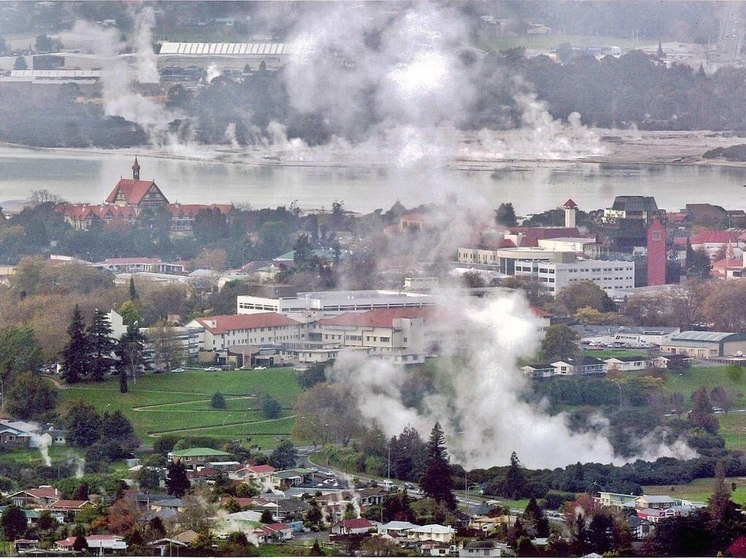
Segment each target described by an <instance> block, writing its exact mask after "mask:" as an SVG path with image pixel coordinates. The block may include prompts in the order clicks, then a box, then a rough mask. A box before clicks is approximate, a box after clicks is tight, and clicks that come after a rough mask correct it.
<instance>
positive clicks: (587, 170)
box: [0, 147, 746, 214]
mask: <svg viewBox="0 0 746 559" xmlns="http://www.w3.org/2000/svg"><path fill="white" fill-rule="evenodd" d="M134 155H135V152H130V151H119V150H117V151H96V152H79V151H76V152H69V151H65V150H32V149H24V148H13V147H0V203H2V202H5V201H7V200H22V199H25V198H27V197H28V196H29V194H30V193H31V192H32V191H33V190H41V189H46V190H48V191H49V192H51V193H53V194H57V195H58V196H61V197H62V198H64V199H65V200H67V201H69V202H89V203H100V202H102V201H103V200H104V199H105V198H106V196H107V195H108V193H109V192H110V191H111V189H112V188H113V187H114V185H115V184H116V182H117V181H118V180H119V178H120V177H131V175H132V171H131V166H132V161H133V157H134ZM137 155H138V160H139V162H140V166H141V172H140V173H141V178H142V179H147V180H150V179H153V180H155V181H156V183H157V184H158V186H159V187H160V188H161V190H162V191H163V193H164V194H165V195H166V197H167V198H168V199H169V200H170V201H171V202H181V203H212V202H214V203H234V204H244V205H250V206H251V207H253V208H262V207H275V206H279V205H289V204H290V203H292V202H294V201H295V202H296V203H297V204H298V205H299V206H300V207H301V208H306V209H310V208H322V207H325V208H330V207H331V204H332V202H334V201H340V202H343V203H344V205H345V208H347V209H348V210H353V211H359V212H370V211H373V210H374V209H376V208H383V209H388V208H389V207H391V205H392V204H394V203H395V202H396V201H397V200H399V201H400V202H401V203H403V204H404V205H405V206H407V207H413V206H416V205H418V204H421V203H426V202H444V201H446V200H452V199H453V196H455V197H456V199H457V200H458V202H459V203H461V204H479V205H485V206H486V207H490V208H496V207H497V206H498V205H499V204H500V203H501V202H512V203H513V206H514V207H515V209H516V212H517V213H519V214H526V213H536V212H541V211H544V210H546V209H550V208H553V207H557V206H559V205H561V204H562V203H563V202H564V201H565V200H566V199H567V198H573V199H574V200H575V201H576V202H577V203H578V205H579V206H580V207H581V209H585V210H592V209H598V208H603V207H607V206H609V205H611V203H612V202H613V200H614V197H615V196H617V195H645V196H655V199H656V201H657V203H658V206H659V207H661V208H665V209H667V210H669V211H675V210H678V209H680V208H683V207H684V206H685V205H686V204H688V203H702V202H710V203H713V204H719V205H722V206H724V207H726V208H728V209H740V208H744V207H746V188H744V184H746V169H744V168H732V167H723V166H679V165H654V166H644V165H640V166H636V165H627V164H625V165H615V166H612V165H607V164H599V163H575V162H556V163H555V162H538V163H530V162H528V163H523V162H521V163H511V164H507V163H506V164H500V165H497V166H495V165H493V164H485V165H484V169H485V170H472V169H459V168H455V167H454V166H445V165H440V164H438V163H437V162H435V163H433V162H430V163H421V164H419V165H415V166H410V167H405V168H395V167H391V168H388V167H380V166H376V167H370V166H364V165H351V166H344V167H331V166H298V165H290V166H284V165H256V164H236V163H225V162H217V161H205V160H195V159H169V158H164V157H157V156H150V155H147V154H140V153H138V154H137Z"/></svg>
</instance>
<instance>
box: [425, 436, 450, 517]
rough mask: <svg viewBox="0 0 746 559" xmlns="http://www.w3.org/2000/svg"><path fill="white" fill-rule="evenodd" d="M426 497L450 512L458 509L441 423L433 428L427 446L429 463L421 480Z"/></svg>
mask: <svg viewBox="0 0 746 559" xmlns="http://www.w3.org/2000/svg"><path fill="white" fill-rule="evenodd" d="M420 486H421V487H422V491H423V492H424V493H425V495H426V496H427V497H429V498H431V499H434V500H435V501H437V502H438V503H442V504H443V505H445V506H446V507H447V508H448V509H449V510H454V509H455V508H456V496H455V495H454V494H453V477H452V476H451V467H450V466H449V465H448V452H447V451H446V447H445V436H444V435H443V429H441V427H440V423H436V424H435V425H434V426H433V430H432V431H431V432H430V440H429V441H428V444H427V462H426V465H425V473H424V474H423V475H422V479H421V480H420Z"/></svg>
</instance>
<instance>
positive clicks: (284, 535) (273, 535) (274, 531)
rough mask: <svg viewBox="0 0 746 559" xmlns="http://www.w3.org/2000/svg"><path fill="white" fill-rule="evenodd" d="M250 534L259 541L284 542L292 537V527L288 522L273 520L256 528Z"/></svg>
mask: <svg viewBox="0 0 746 559" xmlns="http://www.w3.org/2000/svg"><path fill="white" fill-rule="evenodd" d="M252 535H254V536H255V537H256V539H257V541H258V542H259V543H276V542H284V541H287V540H290V539H292V538H293V528H292V527H291V526H290V525H289V524H283V523H282V522H274V523H272V524H264V525H262V526H260V527H259V528H256V529H255V530H254V531H253V532H252Z"/></svg>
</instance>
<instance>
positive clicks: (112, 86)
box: [64, 2, 605, 167]
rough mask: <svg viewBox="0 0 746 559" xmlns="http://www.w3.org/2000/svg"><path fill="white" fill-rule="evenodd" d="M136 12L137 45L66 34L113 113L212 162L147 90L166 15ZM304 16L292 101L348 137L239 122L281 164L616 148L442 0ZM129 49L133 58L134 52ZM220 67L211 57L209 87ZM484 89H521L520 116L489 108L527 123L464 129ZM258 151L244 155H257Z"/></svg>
mask: <svg viewBox="0 0 746 559" xmlns="http://www.w3.org/2000/svg"><path fill="white" fill-rule="evenodd" d="M270 12H272V13H270ZM272 15H274V17H275V19H276V20H280V19H282V20H283V21H286V19H287V16H288V14H287V13H285V7H284V6H276V5H275V7H270V8H269V9H268V10H267V13H264V14H263V17H265V18H266V19H267V23H266V25H267V28H272V27H273V22H272ZM131 16H132V18H133V32H132V33H131V35H130V36H129V37H128V38H127V39H126V40H123V39H122V38H121V37H120V35H119V32H118V31H117V30H115V29H113V28H104V27H101V26H98V25H95V24H93V23H89V22H77V23H76V25H75V28H74V29H73V31H72V33H70V34H69V35H70V37H65V38H64V40H65V41H68V40H73V39H74V41H75V43H76V44H82V43H85V44H87V46H88V47H89V50H90V51H91V52H94V53H96V54H98V55H99V56H100V57H101V58H102V60H103V61H104V62H103V68H102V82H103V97H104V106H105V110H106V114H108V115H112V116H121V117H123V118H125V119H127V120H130V121H133V122H136V123H138V124H139V125H140V126H142V127H143V128H144V129H145V130H146V131H147V132H148V134H149V136H150V139H151V144H152V145H153V147H155V148H157V149H163V150H165V151H166V152H167V153H170V154H173V155H176V156H179V157H196V158H205V157H209V154H207V153H205V149H204V148H203V149H199V148H197V146H196V145H195V143H194V131H193V129H192V127H191V126H190V125H188V124H187V125H184V124H182V128H181V129H180V130H179V131H178V132H176V133H174V132H169V131H168V126H169V123H173V122H174V121H175V120H176V119H181V121H182V122H184V121H185V119H184V116H183V115H181V114H177V113H175V112H173V111H169V110H167V109H165V108H164V106H163V105H162V104H161V102H160V101H158V100H156V99H155V98H153V97H149V96H147V95H145V94H144V93H143V91H142V87H141V86H142V85H143V84H149V83H155V82H157V81H158V72H157V57H156V55H155V54H154V52H153V47H152V42H153V37H152V32H151V29H152V27H153V25H154V22H155V15H154V11H153V9H152V8H151V7H149V6H145V7H138V8H133V9H132V11H131ZM297 20H298V23H297V24H296V25H295V27H294V29H293V31H292V32H291V33H290V35H289V36H288V38H287V42H289V43H290V44H292V45H293V46H294V47H295V50H296V52H297V54H296V55H294V56H292V57H290V58H289V59H288V60H287V64H286V67H285V69H284V71H283V73H282V79H283V80H284V82H285V86H286V90H287V93H288V96H289V100H290V103H291V105H292V106H293V107H294V108H295V109H297V110H299V111H301V112H308V113H311V112H317V111H318V112H320V113H321V114H323V115H324V118H325V119H326V120H327V122H328V123H329V124H330V126H331V128H332V129H333V130H337V131H338V132H337V136H336V137H333V138H332V139H331V140H330V141H329V142H328V143H327V144H326V145H324V146H316V147H310V146H308V145H307V144H306V143H305V142H303V141H302V140H299V139H297V138H288V137H287V135H286V130H285V129H284V127H283V126H282V125H280V124H277V123H274V124H272V125H270V127H269V128H268V129H267V130H266V131H265V132H263V133H262V132H260V131H259V129H258V128H257V127H256V125H255V123H253V122H251V117H250V116H247V117H246V121H245V122H241V123H240V124H241V125H242V129H243V130H247V131H248V133H247V134H246V136H245V137H247V138H248V140H249V141H253V142H254V146H253V149H252V150H251V151H256V150H257V149H258V150H260V151H265V152H266V151H267V150H269V151H271V152H272V155H273V160H275V161H279V162H280V163H290V164H293V163H304V164H308V163H312V164H319V165H324V164H334V165H339V164H344V163H350V164H355V163H364V164H381V165H386V166H391V165H395V166H404V167H406V166H410V165H413V164H425V165H432V164H433V163H434V162H435V163H437V166H438V167H442V166H445V165H449V164H452V163H453V162H454V161H459V160H464V159H467V160H471V159H479V160H483V161H501V160H505V159H526V160H537V159H575V158H580V157H587V156H591V155H599V154H602V153H604V152H605V148H604V147H603V146H602V144H601V142H600V141H599V139H598V137H596V136H595V135H594V134H593V133H592V132H590V131H589V130H588V129H587V128H585V127H584V126H582V125H581V123H580V117H579V115H574V116H571V118H570V119H569V123H568V124H564V123H561V122H559V121H556V120H554V119H553V118H552V117H551V115H550V114H549V112H548V110H547V109H546V107H545V106H544V104H543V103H541V102H538V101H537V100H536V96H535V94H534V93H533V92H532V90H531V87H530V86H529V85H528V84H525V83H523V82H521V81H520V80H519V79H517V78H515V77H511V76H510V75H509V73H508V71H507V70H500V69H498V68H497V67H496V66H494V65H493V64H492V63H489V62H487V58H486V55H485V53H484V52H481V51H479V50H478V49H474V48H473V47H471V46H470V43H471V30H470V29H469V26H468V23H467V21H466V19H465V18H464V17H462V15H461V14H460V13H459V11H458V10H457V9H455V8H454V7H451V6H448V5H445V4H443V3H439V2H420V3H413V4H411V5H408V6H404V7H402V6H399V5H397V6H392V7H390V8H389V7H387V6H386V5H385V4H377V3H366V2H363V3H354V4H353V3H344V2H340V3H329V4H322V5H312V6H311V7H310V8H308V9H306V10H304V13H303V15H302V16H301V17H298V18H297ZM128 51H129V52H131V53H132V54H125V53H127V52H128ZM220 71H221V69H220V68H219V67H218V65H217V64H216V63H215V62H213V63H211V64H210V65H209V67H208V69H207V77H208V83H209V81H210V80H211V79H212V78H214V77H216V76H218V75H219V74H220ZM485 87H495V88H499V89H500V90H501V91H508V92H511V94H512V96H513V98H514V100H515V103H516V106H517V114H518V119H519V122H514V121H513V117H510V116H503V117H500V118H497V117H495V114H503V115H507V113H509V112H510V111H509V110H507V109H506V108H505V107H500V106H498V105H497V104H496V105H495V106H494V107H493V106H491V107H490V108H489V110H488V112H489V113H490V117H491V118H492V119H493V120H495V119H496V118H497V120H498V121H499V123H500V124H502V125H505V126H506V127H510V126H511V125H512V126H513V127H517V130H513V131H511V132H509V133H504V132H496V131H495V130H492V129H488V128H486V127H485V128H484V129H482V130H479V131H476V132H472V133H465V132H462V131H461V130H460V129H459V124H460V123H461V122H463V121H464V119H467V115H469V114H472V113H473V111H474V105H475V102H476V101H477V99H478V97H479V93H480V92H481V91H482V90H483V89H484V88H485ZM495 103H497V101H496V102H495ZM477 122H478V121H477ZM235 124H236V126H237V125H238V124H239V123H235ZM473 127H474V123H473V122H472V123H471V124H470V125H469V128H472V129H473ZM226 142H227V143H228V144H230V146H231V149H233V150H235V151H236V152H238V151H239V149H238V148H239V146H238V145H237V142H236V141H235V136H234V135H232V134H231V133H227V134H226ZM213 155H214V154H213ZM251 155H252V153H251V152H249V153H244V154H243V156H247V157H248V160H249V161H251V160H252V159H251ZM254 155H255V154H254ZM221 157H225V154H224V153H223V154H221ZM260 161H264V160H263V159H260Z"/></svg>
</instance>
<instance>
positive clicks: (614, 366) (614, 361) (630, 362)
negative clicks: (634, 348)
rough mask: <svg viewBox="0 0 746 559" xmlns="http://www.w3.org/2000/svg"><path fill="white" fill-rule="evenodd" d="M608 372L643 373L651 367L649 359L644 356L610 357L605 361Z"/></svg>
mask: <svg viewBox="0 0 746 559" xmlns="http://www.w3.org/2000/svg"><path fill="white" fill-rule="evenodd" d="M604 363H605V364H606V370H607V371H614V370H615V371H619V372H623V373H629V372H633V371H643V370H645V369H647V368H648V367H649V366H650V362H649V360H648V358H647V357H645V356H643V355H621V356H619V357H610V358H608V359H604Z"/></svg>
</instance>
